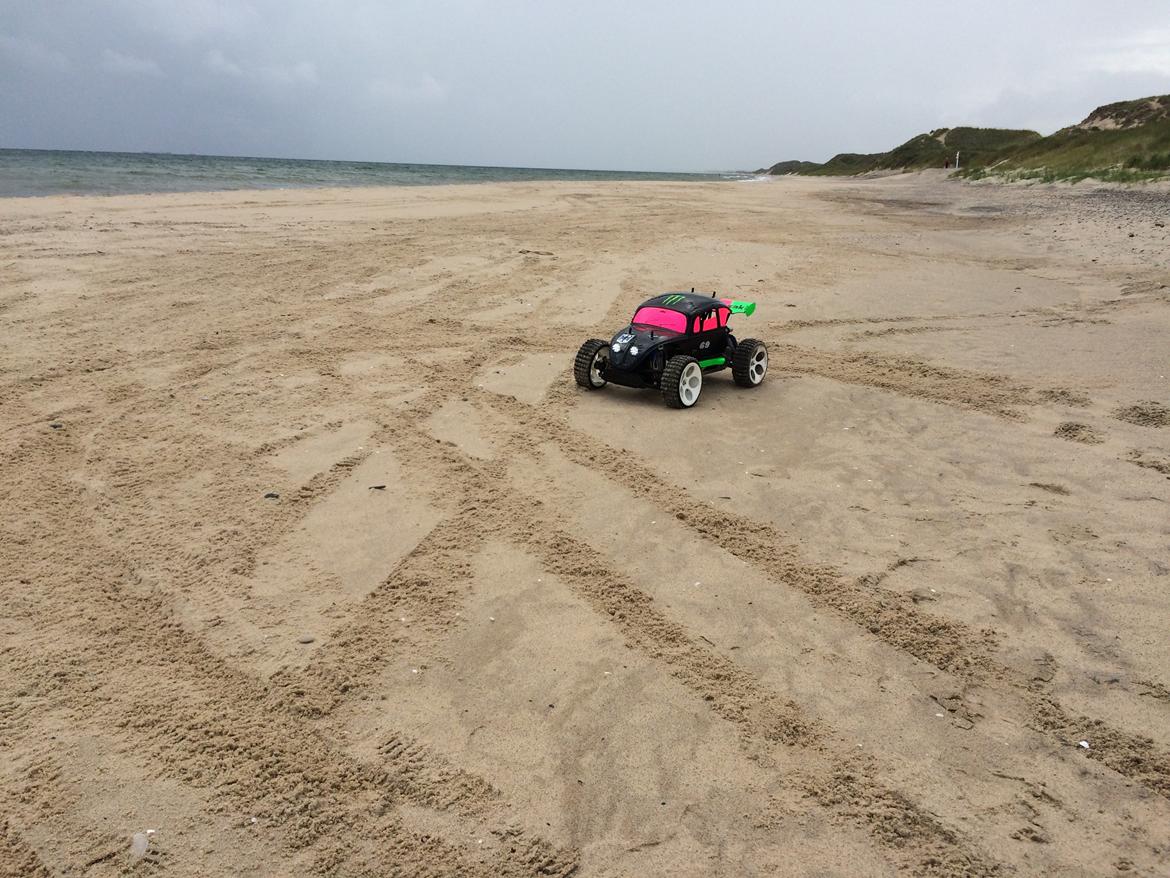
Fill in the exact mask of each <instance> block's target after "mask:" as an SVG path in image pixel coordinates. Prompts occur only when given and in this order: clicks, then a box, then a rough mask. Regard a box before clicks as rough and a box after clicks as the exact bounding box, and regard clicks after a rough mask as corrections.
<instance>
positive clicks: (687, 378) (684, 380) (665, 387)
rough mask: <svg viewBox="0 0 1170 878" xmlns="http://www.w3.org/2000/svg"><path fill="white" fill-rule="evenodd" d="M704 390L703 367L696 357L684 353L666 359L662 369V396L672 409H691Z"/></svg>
mask: <svg viewBox="0 0 1170 878" xmlns="http://www.w3.org/2000/svg"><path fill="white" fill-rule="evenodd" d="M702 392H703V369H702V367H700V366H699V361H698V360H696V359H695V358H694V357H687V356H684V355H682V354H680V355H678V356H675V357H671V358H670V359H669V360H667V361H666V368H665V369H663V370H662V398H663V399H664V400H666V404H667V405H668V406H670V407H671V408H672V409H689V408H690V407H691V406H693V405H694V404H695V403H697V402H698V401H699V394H700V393H702Z"/></svg>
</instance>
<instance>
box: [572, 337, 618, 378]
mask: <svg viewBox="0 0 1170 878" xmlns="http://www.w3.org/2000/svg"><path fill="white" fill-rule="evenodd" d="M608 355H609V345H608V344H607V343H606V342H604V341H602V340H601V339H599V338H591V339H589V341H587V342H585V344H583V345H581V350H579V351H577V359H575V360H574V361H573V378H575V379H576V381H577V383H578V384H579V385H581V386H582V387H584V388H585V389H586V390H601V388H603V387H605V383H606V382H605V361H606V360H607V359H608Z"/></svg>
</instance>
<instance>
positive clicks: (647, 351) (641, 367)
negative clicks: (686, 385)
mask: <svg viewBox="0 0 1170 878" xmlns="http://www.w3.org/2000/svg"><path fill="white" fill-rule="evenodd" d="M648 310H649V311H652V312H670V313H674V314H677V315H679V318H680V319H681V320H682V321H685V325H683V326H682V327H681V328H680V329H677V330H672V329H670V328H668V327H666V326H663V325H661V321H657V320H656V321H655V322H654V323H650V322H646V321H645V320H643V321H641V322H640V321H638V320H637V318H638V316H639V315H642V316H643V317H647V316H650V315H648V314H646V312H647V311H648ZM654 316H655V317H661V316H662V315H661V313H655V314H654ZM730 316H731V302H730V301H724V300H723V299H716V298H713V297H711V296H704V295H700V294H697V293H663V294H662V295H661V296H654V297H653V298H651V299H647V300H646V301H645V302H643V303H642V304H641V305H639V306H638V308H637V310H636V311H635V312H634V319H632V320H631V321H630V324H629V325H628V326H626V327H625V328H624V329H622V330H619V331H618V332H616V333H614V336H613V338H612V339H610V344H609V348H610V349H609V357H608V362H607V363H606V367H605V370H604V372H605V378H606V380H607V381H612V382H613V383H614V384H621V385H624V386H626V387H658V386H659V380H660V378H661V375H662V370H663V369H664V368H665V367H666V361H667V360H669V359H670V358H671V357H673V356H675V355H677V354H686V355H687V356H690V357H694V358H695V359H696V360H698V361H699V367H700V368H701V369H702V370H703V371H704V372H715V371H718V370H720V369H726V368H727V366H728V364H729V363H730V362H731V355H732V352H733V351H734V350H735V336H734V335H732V334H731V329H730V328H729V327H728V325H727V321H728V318H729V317H730Z"/></svg>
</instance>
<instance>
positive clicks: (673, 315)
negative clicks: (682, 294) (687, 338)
mask: <svg viewBox="0 0 1170 878" xmlns="http://www.w3.org/2000/svg"><path fill="white" fill-rule="evenodd" d="M630 322H631V323H632V324H633V325H634V326H643V327H646V328H649V329H661V330H665V331H666V332H677V333H684V332H686V331H687V315H686V314H683V313H681V312H679V311H671V310H669V309H667V308H652V307H646V308H639V309H638V310H637V311H636V312H635V313H634V319H633V320H631V321H630Z"/></svg>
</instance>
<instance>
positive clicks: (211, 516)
mask: <svg viewBox="0 0 1170 878" xmlns="http://www.w3.org/2000/svg"><path fill="white" fill-rule="evenodd" d="M1168 205H1170V194H1168V193H1167V191H1166V190H1165V189H1164V188H1163V189H1157V188H1150V189H1141V190H1123V189H1094V188H1092V187H1091V186H1089V187H1085V186H1078V187H1075V188H1074V187H1064V188H1059V187H1006V186H990V185H988V186H982V185H964V184H958V183H954V182H947V181H944V180H943V179H942V178H941V176H939V175H937V174H930V173H926V174H908V175H900V176H892V177H887V178H884V179H872V180H856V179H846V180H840V179H838V180H829V179H816V178H801V179H797V178H779V179H775V180H770V181H767V182H754V183H736V182H708V183H682V182H680V183H532V184H528V183H524V184H519V183H518V184H491V185H481V186H443V187H415V188H379V189H335V190H294V191H268V192H223V193H211V194H206V193H202V194H179V195H154V196H118V197H107V198H103V197H45V198H23V199H15V198H14V199H4V200H0V338H2V340H3V345H2V347H0V412H2V418H0V497H2V499H3V505H4V513H3V516H2V518H0V815H2V820H0V875H19V876H33V875H38V876H39V875H86V876H107V875H124V874H133V875H160V876H221V875H222V876H228V875H244V874H256V875H273V876H277V875H338V876H341V875H345V876H349V875H427V876H439V875H459V876H529V875H532V876H535V875H555V876H567V875H578V876H582V878H586V876H589V878H592V876H657V875H670V876H756V875H760V876H763V875H767V876H773V875H780V876H812V875H817V876H850V878H852V876H885V875H896V874H909V875H936V876H992V875H1010V874H1015V875H1052V876H1057V875H1060V876H1066V875H1115V874H1120V875H1150V876H1154V875H1166V874H1170V637H1168V636H1167V630H1168V625H1170V391H1168V388H1170V381H1168V378H1170V342H1168V339H1170V286H1168V285H1170V229H1168V228H1167V226H1166V223H1167V222H1170V216H1168V214H1170V211H1168V210H1167V206H1168ZM691 287H695V288H697V289H698V290H700V291H709V290H717V291H719V292H720V293H728V294H733V295H734V296H735V297H736V298H740V299H748V300H752V301H755V302H757V303H758V310H757V311H756V313H755V314H754V315H753V316H751V317H736V318H735V319H734V320H733V326H734V327H735V329H736V332H737V334H738V335H740V336H741V337H743V336H753V337H757V338H760V339H763V340H764V341H765V342H766V343H767V344H768V346H769V350H770V354H771V371H770V372H769V375H768V378H767V380H766V381H765V382H764V384H763V385H762V386H761V387H760V388H758V389H754V390H743V389H741V388H738V387H736V386H735V385H734V383H733V382H732V380H731V376H730V375H729V374H728V373H722V374H720V375H717V376H714V377H711V378H710V379H709V381H708V383H707V385H706V387H705V389H704V393H703V397H702V399H701V401H700V403H699V405H698V406H696V407H695V408H694V409H692V410H688V411H674V410H671V409H668V408H666V407H665V406H664V405H663V404H662V400H661V398H660V397H659V396H658V395H657V394H655V393H653V392H637V391H631V390H626V389H624V388H616V387H609V388H606V389H605V390H603V391H600V392H597V393H589V392H586V391H583V390H581V389H579V388H577V387H576V386H575V385H574V383H573V381H572V376H571V364H572V359H573V355H574V353H575V352H576V350H577V347H578V346H579V345H580V344H581V342H583V341H584V340H585V339H587V338H590V337H594V336H598V337H603V338H609V336H610V335H611V334H612V333H613V332H614V331H616V330H617V329H618V328H620V327H621V326H622V325H623V324H624V323H625V322H626V321H627V320H628V319H629V316H630V314H631V313H632V309H633V308H634V306H635V305H637V304H638V303H639V302H641V301H642V300H643V299H645V298H647V297H649V296H651V295H654V294H657V293H660V292H664V291H668V290H677V289H689V288H691Z"/></svg>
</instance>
